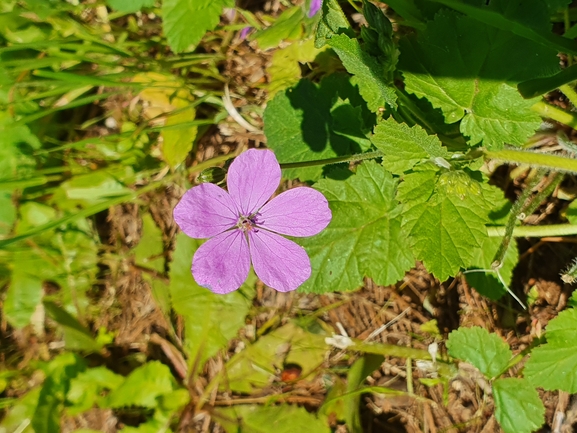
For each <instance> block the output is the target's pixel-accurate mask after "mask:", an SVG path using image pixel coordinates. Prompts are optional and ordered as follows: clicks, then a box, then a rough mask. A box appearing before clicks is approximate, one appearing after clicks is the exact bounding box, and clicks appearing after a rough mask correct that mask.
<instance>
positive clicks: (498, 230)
mask: <svg viewBox="0 0 577 433" xmlns="http://www.w3.org/2000/svg"><path fill="white" fill-rule="evenodd" d="M505 231H506V227H505V226H488V227H487V233H488V234H489V236H490V237H500V236H503V235H505ZM574 235H577V224H550V225H547V226H518V227H515V228H514V229H513V236H514V237H517V238H525V237H526V238H544V237H555V236H574Z"/></svg>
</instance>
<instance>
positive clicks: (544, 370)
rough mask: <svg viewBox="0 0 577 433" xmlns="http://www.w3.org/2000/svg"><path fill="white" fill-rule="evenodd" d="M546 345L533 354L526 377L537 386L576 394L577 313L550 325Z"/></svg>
mask: <svg viewBox="0 0 577 433" xmlns="http://www.w3.org/2000/svg"><path fill="white" fill-rule="evenodd" d="M546 330H547V333H546V336H547V343H546V344H543V345H541V346H539V347H536V348H535V349H533V350H532V351H531V357H530V358H529V361H527V364H526V365H525V370H524V375H525V377H526V378H527V380H528V381H529V382H531V383H532V384H533V385H534V386H539V387H541V388H544V389H547V390H551V389H561V390H563V391H566V392H569V393H574V392H576V391H577V348H576V347H575V344H574V343H575V341H576V339H577V309H575V308H571V309H569V310H567V311H562V312H561V313H559V316H558V317H556V318H555V319H553V320H551V321H550V322H549V324H548V325H547V329H546Z"/></svg>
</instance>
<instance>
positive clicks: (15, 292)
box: [3, 266, 44, 329]
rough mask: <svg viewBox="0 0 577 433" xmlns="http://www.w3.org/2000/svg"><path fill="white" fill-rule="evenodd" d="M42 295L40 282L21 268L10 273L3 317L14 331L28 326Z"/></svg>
mask: <svg viewBox="0 0 577 433" xmlns="http://www.w3.org/2000/svg"><path fill="white" fill-rule="evenodd" d="M43 295H44V290H43V288H42V280H40V279H39V278H37V277H36V276H34V275H30V274H28V273H27V272H25V271H24V270H23V269H21V266H20V267H17V268H16V269H15V270H14V271H13V272H12V279H11V281H10V286H9V287H8V291H7V292H6V298H5V299H4V304H3V309H4V315H5V317H6V320H7V321H8V323H10V325H12V326H13V327H14V328H16V329H20V328H23V327H24V326H26V325H28V324H29V323H30V320H31V318H32V314H34V311H36V307H38V305H40V302H41V301H42V296H43Z"/></svg>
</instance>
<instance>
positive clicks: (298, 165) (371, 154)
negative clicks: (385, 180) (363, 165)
mask: <svg viewBox="0 0 577 433" xmlns="http://www.w3.org/2000/svg"><path fill="white" fill-rule="evenodd" d="M383 156H384V154H383V152H381V151H380V150H375V151H374V152H365V153H357V154H355V155H347V156H337V157H336V158H327V159H316V160H313V161H301V162H285V163H281V164H280V167H281V168H282V169H283V170H286V169H289V168H302V167H314V166H316V165H327V164H339V163H341V162H353V161H363V160H365V159H375V158H381V157H383Z"/></svg>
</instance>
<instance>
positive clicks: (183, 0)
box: [162, 0, 234, 53]
mask: <svg viewBox="0 0 577 433" xmlns="http://www.w3.org/2000/svg"><path fill="white" fill-rule="evenodd" d="M225 6H226V7H234V2H232V1H231V0H163V2H162V26H163V30H164V33H165V34H166V38H167V39H168V45H170V48H171V49H172V51H174V52H175V53H180V52H182V51H186V50H187V49H188V48H190V47H192V46H194V45H197V44H198V43H199V42H200V40H201V39H202V37H203V36H204V34H205V33H206V32H207V30H212V29H214V28H215V27H216V25H217V24H218V21H219V18H220V14H221V13H222V9H223V8H224V7H225Z"/></svg>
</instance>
